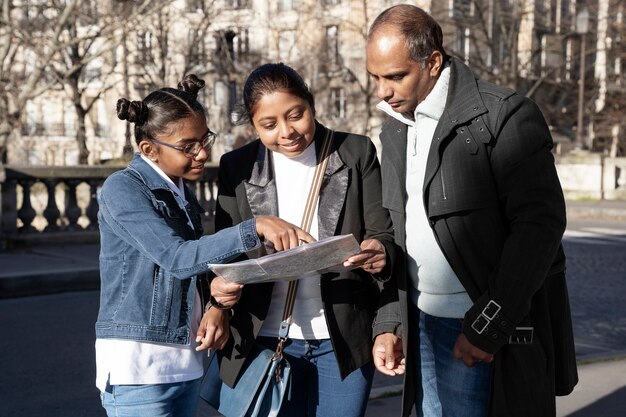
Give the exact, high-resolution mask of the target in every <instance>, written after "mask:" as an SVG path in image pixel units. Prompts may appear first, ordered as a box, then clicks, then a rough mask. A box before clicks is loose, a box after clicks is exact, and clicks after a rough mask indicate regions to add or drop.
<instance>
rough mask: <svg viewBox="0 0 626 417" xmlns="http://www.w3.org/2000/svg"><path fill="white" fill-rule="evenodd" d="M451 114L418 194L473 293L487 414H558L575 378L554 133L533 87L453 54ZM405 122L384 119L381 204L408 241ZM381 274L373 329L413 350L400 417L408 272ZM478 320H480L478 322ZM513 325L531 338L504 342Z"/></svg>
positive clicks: (467, 329) (409, 397)
mask: <svg viewBox="0 0 626 417" xmlns="http://www.w3.org/2000/svg"><path fill="white" fill-rule="evenodd" d="M450 70H451V78H450V86H449V91H448V98H447V101H446V106H445V110H444V113H443V115H442V117H441V119H440V120H439V123H438V125H437V128H436V130H435V133H434V137H433V140H432V144H431V148H430V151H429V155H428V159H427V165H426V175H425V180H424V186H423V190H422V191H423V199H424V204H425V207H426V211H427V215H428V218H429V221H430V224H431V227H432V229H433V232H434V234H435V237H436V239H437V241H438V243H439V245H440V247H441V249H442V251H443V253H444V254H445V256H446V258H447V259H448V261H449V262H450V265H451V266H452V269H453V270H454V271H455V273H456V275H457V276H458V278H459V280H460V281H461V283H462V285H463V286H464V287H465V289H466V291H467V293H468V294H469V296H470V297H471V299H472V301H473V302H474V305H473V307H472V308H471V309H470V310H469V311H468V312H467V314H466V316H465V318H464V320H463V323H464V324H463V333H464V334H465V335H466V336H467V338H468V340H469V341H470V342H471V343H472V344H474V345H475V346H477V347H479V348H480V349H482V350H484V351H487V352H491V353H494V354H495V360H494V367H493V369H494V375H493V384H492V395H491V410H490V415H491V416H494V417H495V416H497V417H508V416H511V417H512V416H516V417H517V416H519V417H527V416H533V417H542V416H553V415H555V413H556V411H555V398H554V396H555V395H566V394H568V393H570V392H571V391H572V389H573V387H574V385H575V384H576V383H577V381H578V376H577V372H576V362H575V351H574V339H573V332H572V326H571V316H570V309H569V302H568V294H567V287H566V283H565V255H564V253H563V248H562V245H561V238H562V235H563V232H564V230H565V225H566V218H565V203H564V198H563V193H562V189H561V186H560V183H559V180H558V177H557V173H556V168H555V165H554V158H553V155H552V153H551V148H552V144H553V143H552V138H551V135H550V132H549V130H548V126H547V125H546V123H545V120H544V118H543V116H542V114H541V112H540V110H539V109H538V107H537V106H536V105H535V103H533V102H532V101H531V100H529V99H528V98H525V97H522V96H520V95H517V94H515V93H514V92H513V91H511V90H508V89H504V88H501V87H498V86H496V85H494V84H491V83H488V82H485V81H481V80H478V79H476V77H475V76H474V75H473V73H472V72H471V70H470V69H469V68H468V67H467V66H465V65H464V64H463V63H461V62H459V61H457V60H455V59H452V61H451V68H450ZM406 134H407V126H406V125H405V124H403V123H401V122H399V121H397V120H395V119H393V118H389V119H388V120H387V121H386V122H385V124H384V126H383V129H382V132H381V134H380V139H381V142H382V145H383V151H382V158H381V164H382V176H383V205H384V206H385V207H386V208H388V209H389V211H390V214H391V217H392V220H393V224H394V228H395V239H396V242H397V244H398V246H399V247H401V248H405V237H406V235H407V234H408V233H411V231H410V230H405V227H404V225H405V202H406V195H405V194H406V191H405V190H406V187H405V179H406V175H405V165H406V163H405V161H406V140H407V139H406ZM396 266H397V269H396V271H395V272H394V276H396V277H398V279H397V280H392V281H389V282H388V283H386V284H385V288H384V289H383V293H382V297H381V300H382V301H381V303H382V306H381V309H380V310H379V312H378V315H377V317H376V321H375V326H374V334H375V335H376V334H380V333H384V332H396V334H399V335H401V336H402V339H403V343H404V352H405V354H407V352H408V357H407V372H406V376H405V391H404V398H403V413H402V415H403V416H408V415H409V414H410V410H411V407H412V406H413V404H414V402H415V388H416V381H415V380H414V378H413V375H414V371H413V369H414V366H415V364H414V360H413V358H412V357H411V349H407V346H406V343H407V340H409V337H408V333H409V332H412V331H415V329H412V328H410V327H409V325H408V312H407V303H408V302H410V301H409V300H408V298H407V293H408V291H407V290H408V288H409V286H410V285H411V283H410V282H409V281H408V278H407V276H406V266H405V264H404V263H403V262H397V263H396ZM491 300H493V301H495V302H496V303H497V304H498V305H499V306H501V309H500V311H498V314H497V315H496V317H493V320H491V321H490V322H489V323H488V325H487V326H486V327H485V329H484V330H483V331H481V332H480V333H479V332H478V331H477V330H476V327H477V326H474V327H472V324H473V323H475V321H476V320H477V319H478V318H479V316H480V315H481V313H482V312H483V310H484V309H485V307H486V306H487V305H488V304H489V302H490V301H491ZM478 327H479V328H480V326H478ZM516 327H533V329H534V337H533V342H532V343H530V344H523V345H521V344H518V345H514V344H509V336H510V335H512V334H513V333H514V331H515V329H516Z"/></svg>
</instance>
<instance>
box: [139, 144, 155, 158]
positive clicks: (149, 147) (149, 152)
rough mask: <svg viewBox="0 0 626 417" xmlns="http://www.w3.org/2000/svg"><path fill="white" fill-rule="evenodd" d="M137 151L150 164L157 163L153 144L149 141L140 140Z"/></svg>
mask: <svg viewBox="0 0 626 417" xmlns="http://www.w3.org/2000/svg"><path fill="white" fill-rule="evenodd" d="M139 150H140V151H141V153H142V154H144V155H145V156H147V157H148V159H150V160H151V161H152V162H156V161H157V157H158V154H157V151H156V148H155V147H154V144H153V143H152V142H150V141H149V140H142V141H141V142H139Z"/></svg>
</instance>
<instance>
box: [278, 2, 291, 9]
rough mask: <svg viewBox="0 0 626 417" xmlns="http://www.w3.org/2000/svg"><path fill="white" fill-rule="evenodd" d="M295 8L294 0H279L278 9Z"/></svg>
mask: <svg viewBox="0 0 626 417" xmlns="http://www.w3.org/2000/svg"><path fill="white" fill-rule="evenodd" d="M290 10H293V0H278V11H279V12H288V11H290Z"/></svg>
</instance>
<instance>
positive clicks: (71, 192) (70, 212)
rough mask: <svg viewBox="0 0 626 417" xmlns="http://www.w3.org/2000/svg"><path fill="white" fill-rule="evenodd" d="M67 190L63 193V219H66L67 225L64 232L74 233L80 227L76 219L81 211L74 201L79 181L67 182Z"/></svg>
mask: <svg viewBox="0 0 626 417" xmlns="http://www.w3.org/2000/svg"><path fill="white" fill-rule="evenodd" d="M66 183H67V190H66V192H65V217H67V221H68V225H67V228H66V230H68V231H76V230H81V229H82V227H80V225H79V224H78V219H79V218H80V215H81V214H82V210H81V209H80V207H78V203H77V200H76V187H77V186H78V184H80V181H79V180H67V181H66Z"/></svg>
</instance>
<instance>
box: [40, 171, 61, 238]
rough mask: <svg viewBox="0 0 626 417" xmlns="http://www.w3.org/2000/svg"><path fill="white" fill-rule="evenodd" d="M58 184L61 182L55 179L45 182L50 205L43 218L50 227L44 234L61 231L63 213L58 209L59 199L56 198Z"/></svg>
mask: <svg viewBox="0 0 626 417" xmlns="http://www.w3.org/2000/svg"><path fill="white" fill-rule="evenodd" d="M58 183H59V181H58V180H54V179H50V180H45V181H44V184H45V185H46V189H47V191H48V204H47V205H46V208H45V210H44V211H43V216H44V217H45V218H46V220H47V221H48V225H47V226H46V228H45V229H44V232H57V231H59V230H60V228H59V224H58V221H59V218H60V217H61V212H60V211H59V208H58V207H57V199H56V196H55V191H56V186H57V184H58Z"/></svg>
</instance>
